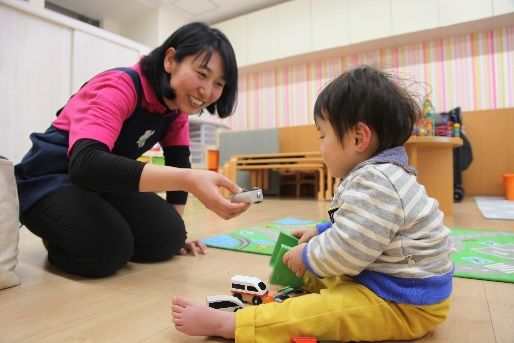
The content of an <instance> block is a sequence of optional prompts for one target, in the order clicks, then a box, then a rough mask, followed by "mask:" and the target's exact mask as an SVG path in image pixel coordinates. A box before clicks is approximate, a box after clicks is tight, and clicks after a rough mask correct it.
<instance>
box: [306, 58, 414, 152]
mask: <svg viewBox="0 0 514 343" xmlns="http://www.w3.org/2000/svg"><path fill="white" fill-rule="evenodd" d="M420 114H421V108H420V106H419V104H418V103H417V102H416V100H415V99H414V98H413V97H411V96H410V94H409V93H408V91H407V90H406V89H405V88H404V87H402V86H401V85H399V84H398V83H397V82H396V80H394V78H393V76H392V75H390V74H387V73H385V72H382V71H380V70H378V69H375V68H373V67H370V66H365V65H364V66H359V67H356V68H353V69H350V70H348V71H346V72H344V73H343V74H341V75H340V76H338V77H337V78H336V79H335V80H333V81H332V82H330V83H329V84H328V85H327V86H326V87H325V88H324V89H323V90H322V91H321V93H320V95H319V96H318V98H317V99H316V103H315V105H314V120H316V118H317V117H321V118H323V119H325V120H327V119H328V121H329V122H330V125H331V126H332V127H333V129H334V131H335V132H336V134H337V136H338V138H339V140H340V141H341V142H342V141H343V136H344V134H345V133H346V132H348V130H350V129H351V128H353V127H354V126H355V125H357V123H359V122H362V123H364V124H366V125H367V126H368V127H369V128H370V129H372V130H373V131H375V132H376V134H377V136H378V148H377V151H375V154H376V153H379V152H381V151H383V150H386V149H389V148H392V147H395V146H400V145H403V143H405V142H406V141H407V139H409V137H410V136H411V134H412V130H413V128H414V123H415V122H416V120H417V119H418V118H419V116H420Z"/></svg>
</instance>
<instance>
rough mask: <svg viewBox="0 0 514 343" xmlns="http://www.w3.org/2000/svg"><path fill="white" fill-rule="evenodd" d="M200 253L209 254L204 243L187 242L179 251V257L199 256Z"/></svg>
mask: <svg viewBox="0 0 514 343" xmlns="http://www.w3.org/2000/svg"><path fill="white" fill-rule="evenodd" d="M198 253H200V254H202V255H205V254H207V246H206V245H205V243H204V242H202V241H192V242H186V243H185V244H184V247H183V248H182V249H180V251H179V255H187V254H192V255H193V256H198Z"/></svg>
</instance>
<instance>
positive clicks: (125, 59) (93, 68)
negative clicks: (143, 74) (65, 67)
mask: <svg viewBox="0 0 514 343" xmlns="http://www.w3.org/2000/svg"><path fill="white" fill-rule="evenodd" d="M138 60H139V52H138V51H137V50H135V49H131V48H127V47H125V46H122V45H119V44H116V43H112V42H110V41H107V40H105V39H102V38H98V37H96V36H93V35H90V34H88V33H85V32H81V31H76V30H75V31H74V32H73V60H72V70H73V73H72V79H71V80H72V81H71V82H72V90H73V92H76V91H77V90H78V89H79V88H80V86H82V84H84V82H86V81H88V80H89V79H90V78H91V77H92V76H94V75H96V74H98V73H99V72H102V71H104V70H107V69H110V68H115V67H130V66H132V65H134V64H136V63H137V61H138Z"/></svg>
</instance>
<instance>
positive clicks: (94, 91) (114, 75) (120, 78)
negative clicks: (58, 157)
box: [53, 71, 137, 154]
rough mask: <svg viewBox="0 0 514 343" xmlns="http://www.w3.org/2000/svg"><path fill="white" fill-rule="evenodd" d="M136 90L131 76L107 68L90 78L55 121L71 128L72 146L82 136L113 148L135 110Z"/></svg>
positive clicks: (58, 126) (64, 127) (110, 148)
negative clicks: (124, 124)
mask: <svg viewBox="0 0 514 343" xmlns="http://www.w3.org/2000/svg"><path fill="white" fill-rule="evenodd" d="M136 103H137V94H136V90H135V88H134V85H133V82H132V80H131V78H130V76H129V75H128V74H126V73H124V72H122V71H108V72H105V73H102V74H100V75H99V76H97V77H95V78H94V79H93V80H91V81H89V82H88V83H87V84H86V85H85V86H84V87H82V89H80V90H79V91H78V92H77V93H76V94H75V95H74V96H73V97H72V98H71V99H70V101H68V103H67V104H66V106H65V107H64V109H63V111H62V112H61V114H60V115H59V117H58V118H57V119H56V120H55V121H54V122H53V125H54V126H55V127H57V128H59V129H63V130H67V131H69V135H70V136H69V150H68V154H69V153H70V151H71V148H72V147H73V145H74V144H75V142H77V141H78V140H80V139H84V138H87V139H94V140H97V141H100V142H102V143H104V144H105V145H107V146H108V147H109V150H112V148H113V147H114V143H115V142H116V140H117V139H118V136H119V133H120V131H121V128H122V126H123V122H124V121H125V120H126V119H127V118H128V117H129V116H130V114H132V113H133V112H134V109H135V106H136Z"/></svg>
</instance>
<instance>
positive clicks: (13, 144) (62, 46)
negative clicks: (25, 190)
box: [0, 4, 72, 163]
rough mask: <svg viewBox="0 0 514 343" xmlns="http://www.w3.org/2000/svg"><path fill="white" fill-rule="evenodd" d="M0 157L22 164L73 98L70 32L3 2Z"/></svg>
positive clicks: (0, 54)
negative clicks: (34, 140) (33, 138)
mask: <svg viewBox="0 0 514 343" xmlns="http://www.w3.org/2000/svg"><path fill="white" fill-rule="evenodd" d="M0 18H1V19H0V42H1V43H2V47H1V48H0V75H2V77H1V78H0V94H2V110H1V111H0V123H1V125H0V155H3V156H5V157H8V158H9V159H11V160H12V161H13V162H15V163H18V162H19V161H20V160H21V158H22V157H23V156H24V155H25V153H27V151H28V150H29V148H30V146H31V142H30V140H29V134H30V133H32V132H36V131H37V132H42V131H45V130H46V129H47V128H48V126H50V122H51V121H52V120H53V119H54V118H55V112H56V111H57V110H58V109H59V107H60V106H62V105H63V104H64V103H65V102H66V101H67V100H68V98H69V96H70V70H71V67H70V59H71V41H72V39H71V37H72V36H71V29H69V28H66V27H64V26H61V25H58V24H54V23H52V22H49V21H46V20H43V19H39V18H37V17H36V16H33V15H31V14H27V13H25V12H22V11H18V10H16V9H12V8H11V7H8V6H5V5H3V4H0Z"/></svg>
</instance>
